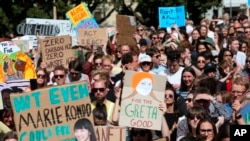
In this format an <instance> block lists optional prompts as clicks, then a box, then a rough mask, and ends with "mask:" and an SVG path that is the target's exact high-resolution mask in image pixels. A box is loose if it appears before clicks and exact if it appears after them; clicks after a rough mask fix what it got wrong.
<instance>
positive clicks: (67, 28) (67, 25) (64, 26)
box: [26, 18, 77, 46]
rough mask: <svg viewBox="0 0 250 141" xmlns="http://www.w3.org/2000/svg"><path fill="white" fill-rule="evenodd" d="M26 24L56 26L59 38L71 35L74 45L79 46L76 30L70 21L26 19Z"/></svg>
mask: <svg viewBox="0 0 250 141" xmlns="http://www.w3.org/2000/svg"><path fill="white" fill-rule="evenodd" d="M26 24H45V25H53V26H56V27H58V28H59V33H58V34H57V36H61V35H70V36H71V37H72V45H76V44H77V42H76V32H75V30H74V27H73V25H72V24H71V22H70V21H69V20H54V19H39V18H26ZM32 38H35V39H36V36H33V37H32ZM36 42H37V41H36ZM36 46H37V45H36Z"/></svg>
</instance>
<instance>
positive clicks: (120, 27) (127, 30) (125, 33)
mask: <svg viewBox="0 0 250 141" xmlns="http://www.w3.org/2000/svg"><path fill="white" fill-rule="evenodd" d="M116 27H117V31H118V32H119V34H118V36H117V44H118V45H130V46H132V47H133V46H136V41H135V39H134V38H133V34H134V33H135V32H136V23H135V18H134V17H133V16H126V15H117V16H116Z"/></svg>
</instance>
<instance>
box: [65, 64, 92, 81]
mask: <svg viewBox="0 0 250 141" xmlns="http://www.w3.org/2000/svg"><path fill="white" fill-rule="evenodd" d="M68 70H69V73H68V74H67V77H66V83H70V82H74V81H82V80H86V81H87V82H89V77H88V76H87V75H86V74H83V73H82V70H83V68H82V64H81V62H80V61H78V60H72V61H70V62H69V66H68Z"/></svg>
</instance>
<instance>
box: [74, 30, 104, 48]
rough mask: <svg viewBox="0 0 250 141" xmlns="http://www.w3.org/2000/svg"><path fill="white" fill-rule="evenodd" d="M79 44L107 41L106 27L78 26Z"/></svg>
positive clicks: (96, 43)
mask: <svg viewBox="0 0 250 141" xmlns="http://www.w3.org/2000/svg"><path fill="white" fill-rule="evenodd" d="M77 39H78V43H79V45H83V46H85V45H100V46H102V45H104V44H106V42H107V39H108V37H107V31H106V28H80V29H79V35H78V38H77Z"/></svg>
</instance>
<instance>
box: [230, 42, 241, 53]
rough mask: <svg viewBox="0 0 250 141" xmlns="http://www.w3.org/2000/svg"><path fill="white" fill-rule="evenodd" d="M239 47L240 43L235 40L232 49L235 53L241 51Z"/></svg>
mask: <svg viewBox="0 0 250 141" xmlns="http://www.w3.org/2000/svg"><path fill="white" fill-rule="evenodd" d="M239 46H240V44H239V41H238V40H234V41H232V43H231V45H230V48H231V50H232V51H233V52H237V51H238V50H239Z"/></svg>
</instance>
